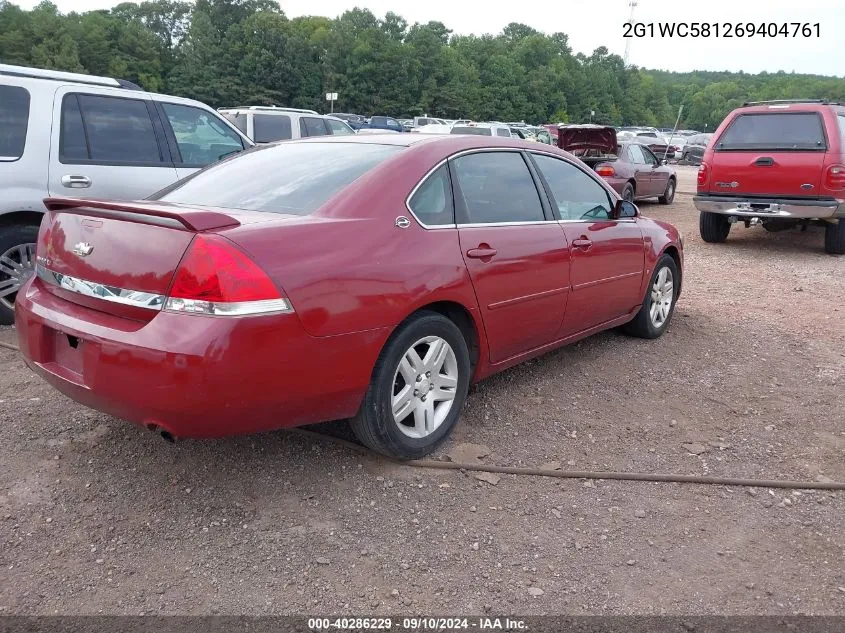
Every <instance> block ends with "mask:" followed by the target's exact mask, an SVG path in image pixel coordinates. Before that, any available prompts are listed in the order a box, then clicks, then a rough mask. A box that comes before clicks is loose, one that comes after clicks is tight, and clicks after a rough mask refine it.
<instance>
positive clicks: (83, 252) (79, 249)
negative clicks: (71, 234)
mask: <svg viewBox="0 0 845 633" xmlns="http://www.w3.org/2000/svg"><path fill="white" fill-rule="evenodd" d="M93 250H94V247H93V246H91V245H90V244H89V243H88V242H79V243H78V244H76V245H74V247H73V254H74V255H79V256H80V257H88V255H90V254H91V251H93Z"/></svg>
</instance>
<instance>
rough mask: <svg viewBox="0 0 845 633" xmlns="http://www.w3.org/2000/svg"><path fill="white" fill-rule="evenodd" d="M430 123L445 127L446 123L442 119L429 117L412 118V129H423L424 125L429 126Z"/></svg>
mask: <svg viewBox="0 0 845 633" xmlns="http://www.w3.org/2000/svg"><path fill="white" fill-rule="evenodd" d="M432 123H434V124H436V125H446V121H444V120H443V119H437V118H435V117H430V116H418V117H414V127H423V126H425V125H431V124H432Z"/></svg>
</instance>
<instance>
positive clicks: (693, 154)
mask: <svg viewBox="0 0 845 633" xmlns="http://www.w3.org/2000/svg"><path fill="white" fill-rule="evenodd" d="M712 137H713V135H712V134H694V135H693V136H688V137H687V142H686V144H685V145H684V146H683V148H682V149H681V160H684V161H687V162H689V163H692V164H693V165H699V164H700V163H701V160H702V159H703V158H704V150H705V149H707V144H708V143H709V142H710V139H711V138H712Z"/></svg>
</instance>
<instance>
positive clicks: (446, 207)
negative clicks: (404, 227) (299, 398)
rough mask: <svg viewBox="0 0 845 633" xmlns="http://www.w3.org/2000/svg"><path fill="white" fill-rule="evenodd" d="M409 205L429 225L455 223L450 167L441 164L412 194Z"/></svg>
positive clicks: (421, 220)
mask: <svg viewBox="0 0 845 633" xmlns="http://www.w3.org/2000/svg"><path fill="white" fill-rule="evenodd" d="M408 206H409V207H410V209H411V211H413V212H414V215H415V216H417V218H418V219H419V221H420V222H422V223H423V224H426V225H428V226H439V225H443V224H454V223H455V212H454V205H453V204H452V184H451V182H450V180H449V169H448V167H447V166H446V165H443V166H441V167H440V168H439V169H438V170H437V171H435V172H434V173H433V174H431V175H430V176H429V177H428V178H427V179H426V180H425V182H424V183H423V184H422V185H421V186H420V188H419V189H417V190H416V192H414V195H413V196H411V199H410V201H409V202H408Z"/></svg>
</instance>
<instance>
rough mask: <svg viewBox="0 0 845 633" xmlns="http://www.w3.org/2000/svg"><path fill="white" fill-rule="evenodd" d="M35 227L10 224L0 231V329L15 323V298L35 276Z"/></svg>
mask: <svg viewBox="0 0 845 633" xmlns="http://www.w3.org/2000/svg"><path fill="white" fill-rule="evenodd" d="M37 239H38V227H37V226H27V225H20V224H13V225H11V226H5V227H2V228H0V325H11V324H12V323H14V322H15V297H16V296H17V294H18V290H19V289H20V287H21V286H22V285H23V284H24V283H25V282H26V281H27V280H28V279H29V278H30V277H32V275H33V274H35V242H36V240H37Z"/></svg>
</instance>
